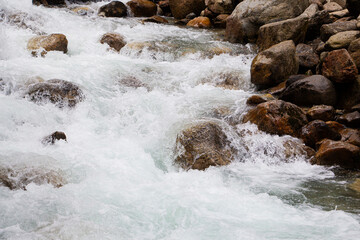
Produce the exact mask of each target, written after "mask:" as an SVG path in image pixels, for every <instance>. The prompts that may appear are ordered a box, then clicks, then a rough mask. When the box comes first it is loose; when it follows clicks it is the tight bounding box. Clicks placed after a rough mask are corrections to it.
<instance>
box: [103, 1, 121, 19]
mask: <svg viewBox="0 0 360 240" xmlns="http://www.w3.org/2000/svg"><path fill="white" fill-rule="evenodd" d="M98 15H99V16H103V17H126V16H127V8H126V6H125V4H123V3H122V2H120V1H112V2H111V3H108V4H105V5H104V6H101V7H100V9H99V13H98Z"/></svg>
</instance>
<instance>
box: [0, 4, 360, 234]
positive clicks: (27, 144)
mask: <svg viewBox="0 0 360 240" xmlns="http://www.w3.org/2000/svg"><path fill="white" fill-rule="evenodd" d="M102 4H104V2H100V3H92V4H90V5H89V7H91V8H93V9H94V10H95V12H96V11H97V9H98V8H99V6H101V5H102ZM0 9H1V10H0V19H1V22H0V46H1V47H0V77H1V78H2V79H3V81H2V82H3V85H2V88H3V91H1V92H0V110H1V114H0V166H1V167H4V166H6V167H8V168H13V169H20V171H21V169H27V168H36V169H40V170H41V169H51V170H54V171H57V172H60V173H62V174H63V176H64V178H65V179H66V181H67V184H65V185H64V186H63V187H61V188H54V187H53V186H52V185H50V184H44V185H36V184H34V183H31V184H29V185H28V186H27V187H26V189H27V191H23V190H9V189H8V188H6V187H3V186H0V239H256V240H257V239H326V240H330V239H334V240H335V239H336V240H337V239H358V238H359V236H360V217H359V214H360V195H359V194H358V193H355V192H352V191H351V190H350V189H348V188H347V184H348V183H349V182H351V180H352V179H353V177H338V176H335V174H334V173H333V172H332V171H331V170H330V169H328V168H324V167H321V166H312V165H310V164H309V163H308V162H307V161H306V158H305V156H303V155H302V154H301V153H295V154H293V155H292V156H290V157H289V156H287V154H286V148H285V147H284V143H285V142H287V141H289V140H291V141H296V140H295V139H292V138H291V137H288V136H285V137H278V136H271V135H268V134H264V133H261V132H258V131H257V130H256V127H255V126H253V125H249V124H239V125H237V126H236V127H233V126H230V125H228V123H227V122H226V121H223V120H222V119H215V118H214V116H215V115H214V112H215V110H216V109H218V108H229V109H232V110H234V111H235V113H236V116H241V114H242V113H243V112H245V111H246V110H247V107H246V105H245V101H246V99H247V98H248V97H249V96H250V95H251V94H253V93H254V88H253V86H252V85H251V84H250V81H249V68H250V64H251V60H252V58H253V57H254V53H253V52H252V51H251V47H250V46H241V45H232V44H229V43H226V42H223V41H221V35H219V33H218V32H214V31H208V30H192V29H186V28H180V27H177V26H172V25H157V24H154V23H146V24H141V22H140V21H139V19H136V18H125V19H110V18H98V17H97V16H96V14H89V15H88V16H79V15H77V14H75V13H73V12H72V11H70V10H69V9H56V8H44V7H36V6H33V5H32V4H31V1H30V0H0ZM106 32H118V33H121V34H122V35H124V36H125V38H126V40H127V42H128V43H133V42H136V43H137V44H135V47H134V44H133V47H129V46H127V47H125V48H124V49H122V50H121V52H120V53H115V52H111V51H107V47H106V46H105V45H101V44H100V43H99V39H100V37H101V35H102V34H104V33H106ZM39 33H46V34H50V33H63V34H65V35H66V36H67V39H68V41H69V46H68V48H69V52H68V54H62V53H59V52H50V53H48V54H47V56H46V57H45V58H41V57H39V58H34V57H32V56H31V54H30V53H29V51H28V50H27V49H26V44H27V41H28V39H30V38H31V37H33V36H35V35H36V34H39ZM139 45H140V46H144V45H145V46H147V47H146V48H139V47H136V46H139ZM217 47H221V48H226V49H230V50H231V52H232V53H233V54H221V55H215V56H213V54H212V53H211V52H212V50H211V49H213V48H217ZM224 73H225V74H232V75H235V76H237V77H238V78H239V88H240V89H238V90H228V89H224V88H220V87H216V85H217V84H218V83H219V81H221V80H222V77H221V76H222V74H224ZM37 77H41V78H43V79H45V80H47V79H52V78H58V79H64V80H68V81H71V82H74V83H76V84H78V85H79V86H80V87H81V89H82V90H83V92H84V94H85V96H86V99H85V100H84V101H83V102H82V103H80V104H78V105H77V106H76V107H75V108H74V109H59V108H57V107H56V106H54V105H52V104H51V103H47V104H41V105H38V104H34V103H32V102H30V101H28V100H27V99H26V98H24V97H23V94H24V89H26V86H27V85H28V84H29V82H31V81H36V80H34V79H36V78H37ZM128 77H135V78H137V79H138V80H139V81H141V82H142V83H143V85H144V87H139V88H132V87H128V86H125V85H124V84H122V83H121V79H123V78H128ZM31 79H32V80H31ZM206 120H213V121H218V122H219V123H220V124H221V125H223V126H224V128H225V129H227V135H228V136H229V138H230V139H232V144H233V145H234V146H235V147H236V148H237V149H239V152H240V154H239V156H237V159H236V160H235V161H234V162H233V163H232V164H230V165H229V166H225V167H212V168H209V169H208V170H206V171H187V172H186V171H183V170H181V169H179V168H178V167H177V166H175V165H174V164H173V158H174V154H173V150H174V145H175V140H176V135H177V134H178V133H179V132H180V131H181V130H182V129H184V128H185V127H186V126H188V125H189V124H191V123H194V122H196V121H206ZM56 130H59V131H64V132H65V133H66V134H67V138H68V142H67V143H65V142H58V143H57V144H55V145H53V146H44V145H42V144H41V139H42V138H43V137H44V136H46V135H48V134H50V133H52V132H54V131H56ZM244 132H245V134H244ZM298 144H300V143H298ZM284 160H286V161H284ZM44 171H45V170H44Z"/></svg>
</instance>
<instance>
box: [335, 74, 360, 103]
mask: <svg viewBox="0 0 360 240" xmlns="http://www.w3.org/2000/svg"><path fill="white" fill-rule="evenodd" d="M336 91H337V93H338V103H337V107H338V108H344V109H348V110H349V109H351V108H352V107H353V106H354V105H356V104H359V103H360V77H359V76H358V78H357V79H356V80H355V81H354V82H353V83H350V84H341V85H340V84H339V85H338V86H337V88H336Z"/></svg>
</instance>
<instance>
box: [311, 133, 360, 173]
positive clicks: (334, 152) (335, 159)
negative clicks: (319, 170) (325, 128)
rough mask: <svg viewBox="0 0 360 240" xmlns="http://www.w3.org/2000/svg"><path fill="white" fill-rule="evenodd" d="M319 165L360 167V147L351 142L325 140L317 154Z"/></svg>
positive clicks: (316, 160) (347, 167)
mask: <svg viewBox="0 0 360 240" xmlns="http://www.w3.org/2000/svg"><path fill="white" fill-rule="evenodd" d="M315 163H316V164H318V165H330V166H333V165H339V166H340V167H343V168H346V169H356V168H359V167H360V148H359V147H357V146H355V145H352V144H350V143H345V142H340V141H333V140H328V139H327V140H324V141H323V142H322V144H321V145H320V148H319V150H318V152H317V153H316V155H315Z"/></svg>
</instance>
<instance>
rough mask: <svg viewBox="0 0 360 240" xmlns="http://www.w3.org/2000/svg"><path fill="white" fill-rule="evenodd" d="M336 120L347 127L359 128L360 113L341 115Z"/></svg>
mask: <svg viewBox="0 0 360 240" xmlns="http://www.w3.org/2000/svg"><path fill="white" fill-rule="evenodd" d="M337 120H338V122H339V123H342V124H344V125H346V126H348V127H353V128H360V113H359V112H358V111H355V112H352V113H346V114H344V115H341V116H340V117H339V118H338V119H337Z"/></svg>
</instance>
